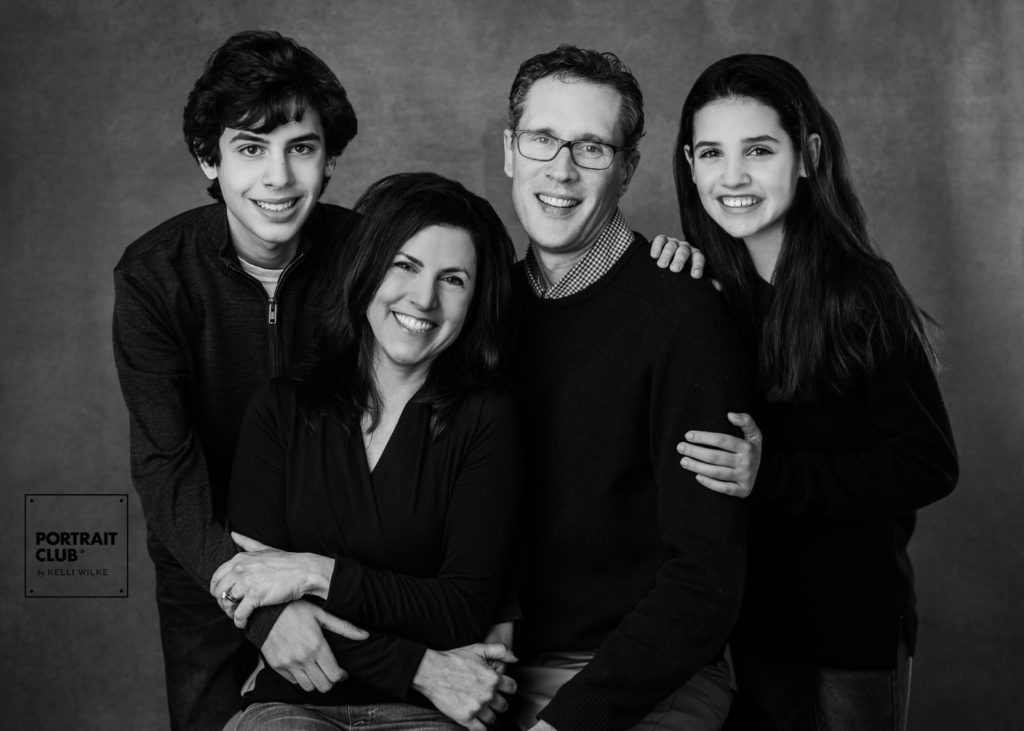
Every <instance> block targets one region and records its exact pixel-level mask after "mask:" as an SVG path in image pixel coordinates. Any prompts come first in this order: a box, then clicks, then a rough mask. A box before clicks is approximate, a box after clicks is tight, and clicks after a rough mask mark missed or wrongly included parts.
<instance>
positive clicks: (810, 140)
mask: <svg viewBox="0 0 1024 731" xmlns="http://www.w3.org/2000/svg"><path fill="white" fill-rule="evenodd" d="M807 152H808V154H810V156H811V164H812V165H814V168H815V169H817V168H818V156H819V155H820V154H821V135H819V134H818V133H817V132H815V133H814V134H809V135H807ZM800 177H801V178H806V177H807V171H806V170H804V158H803V155H801V156H800Z"/></svg>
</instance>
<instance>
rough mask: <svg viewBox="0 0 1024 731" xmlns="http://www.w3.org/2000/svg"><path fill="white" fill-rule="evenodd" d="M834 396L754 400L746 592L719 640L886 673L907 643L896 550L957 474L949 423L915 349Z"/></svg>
mask: <svg viewBox="0 0 1024 731" xmlns="http://www.w3.org/2000/svg"><path fill="white" fill-rule="evenodd" d="M907 350H908V351H909V352H908V353H907V354H906V355H901V354H896V355H892V356H890V357H888V358H886V359H884V360H882V361H881V362H880V363H879V364H878V365H877V367H876V369H875V371H874V372H873V373H871V374H870V375H865V376H863V377H862V378H861V379H860V381H859V382H858V383H857V384H856V386H855V387H854V388H853V389H852V390H850V391H849V392H848V393H847V394H845V395H833V396H829V397H825V398H822V399H821V400H820V401H819V402H817V403H810V404H792V403H772V404H762V405H761V408H760V409H759V411H758V415H757V418H758V423H759V425H760V426H761V427H762V430H763V432H764V434H765V451H764V455H763V458H762V462H761V468H760V472H759V474H758V477H757V483H756V485H755V487H754V490H753V492H752V493H751V496H750V501H751V517H750V521H751V533H750V557H749V566H748V577H747V589H746V595H745V598H744V603H743V608H742V610H741V615H740V621H739V624H738V626H737V630H736V634H735V637H734V640H733V644H734V645H735V646H739V647H741V648H742V647H750V648H754V649H758V650H760V651H761V652H765V653H769V654H770V656H772V657H775V658H777V659H779V660H783V659H790V660H803V661H811V662H818V663H822V664H830V665H835V666H839V667H847V668H852V669H880V668H889V667H892V666H893V663H894V662H895V657H896V648H897V643H898V641H899V633H900V630H901V628H902V629H903V631H904V633H905V637H906V640H907V643H908V647H909V649H910V651H911V653H913V651H914V648H915V643H916V636H917V612H916V608H915V598H914V585H913V569H912V567H911V563H910V559H909V556H908V554H907V544H908V542H909V540H910V537H911V535H912V534H913V531H914V526H915V522H916V513H915V511H916V510H917V509H918V508H921V507H924V506H925V505H928V504H929V503H932V502H934V501H935V500H938V499H940V498H942V497H944V496H945V495H947V494H949V493H950V492H951V491H952V489H953V487H954V485H955V484H956V480H957V476H958V467H957V455H956V449H955V447H954V445H953V436H952V431H951V429H950V424H949V419H948V417H947V415H946V410H945V407H944V405H943V402H942V395H941V394H940V392H939V387H938V384H937V382H936V379H935V375H934V373H933V371H932V368H931V366H930V364H929V362H928V360H927V359H926V357H925V355H924V353H923V352H922V351H921V350H920V348H919V347H916V348H915V347H912V346H911V347H908V348H907Z"/></svg>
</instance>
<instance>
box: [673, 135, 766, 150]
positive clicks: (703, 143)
mask: <svg viewBox="0 0 1024 731" xmlns="http://www.w3.org/2000/svg"><path fill="white" fill-rule="evenodd" d="M742 142H743V144H744V145H754V144H757V143H758V142H774V143H775V144H777V145H780V144H782V143H781V142H780V141H779V140H777V139H776V138H774V137H772V136H771V135H759V136H757V137H745V138H744V139H743V140H742ZM721 145H722V143H721V142H715V141H714V140H699V141H698V142H695V143H694V144H693V149H695V150H696V149H697V148H698V147H721Z"/></svg>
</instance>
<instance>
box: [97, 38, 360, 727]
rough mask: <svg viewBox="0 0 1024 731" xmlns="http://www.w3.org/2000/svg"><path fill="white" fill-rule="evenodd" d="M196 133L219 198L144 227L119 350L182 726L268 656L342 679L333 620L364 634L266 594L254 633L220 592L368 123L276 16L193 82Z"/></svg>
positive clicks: (172, 698) (120, 308)
mask: <svg viewBox="0 0 1024 731" xmlns="http://www.w3.org/2000/svg"><path fill="white" fill-rule="evenodd" d="M184 133H185V141H186V142H187V144H188V147H189V151H190V152H191V153H192V155H193V157H194V158H195V159H196V161H197V162H198V163H199V167H200V168H201V169H202V171H203V173H204V174H205V175H206V177H207V178H209V179H210V180H211V181H212V183H211V185H210V188H209V192H210V194H211V196H212V197H213V198H215V199H216V201H217V203H215V204H213V205H209V206H206V207H203V208H197V209H194V210H191V211H187V212H186V213H182V214H181V215H179V216H176V217H174V218H172V219H170V220H169V221H166V222H165V223H163V224H161V225H160V226H158V227H156V228H155V229H153V230H152V231H150V232H149V233H147V234H145V235H144V236H142V237H141V238H139V239H138V240H137V241H135V242H134V243H133V244H132V245H131V246H129V247H128V249H127V250H126V251H125V253H124V256H123V257H122V258H121V260H120V262H119V263H118V264H117V267H116V268H115V270H114V285H115V302H114V322H113V343H114V357H115V361H116V363H117V370H118V376H119V378H120V382H121V391H122V393H123V395H124V399H125V403H126V404H127V407H128V413H129V417H130V434H131V469H132V481H133V483H134V485H135V488H136V490H137V491H138V493H139V498H140V500H141V502H142V509H143V512H144V514H145V516H146V523H147V544H148V548H149V553H150V556H151V557H152V559H153V563H154V566H155V569H156V595H157V596H156V599H157V607H158V610H159V616H160V633H161V641H162V645H163V653H164V669H165V673H166V683H167V695H168V704H169V707H170V715H171V726H172V728H174V729H189V730H190V731H194V730H196V729H220V728H221V727H222V726H223V725H224V723H225V721H227V719H229V718H230V717H231V716H232V714H234V713H235V711H236V710H238V708H239V707H240V702H239V691H240V688H241V686H242V684H243V682H244V680H245V678H246V677H247V676H248V675H249V674H250V672H252V670H253V669H254V667H255V665H256V662H257V648H259V649H260V650H261V652H262V654H263V656H264V658H265V660H266V661H267V662H268V663H269V664H270V665H271V666H273V667H275V669H277V670H278V671H279V672H281V673H282V674H283V675H284V676H285V677H287V678H289V679H290V680H293V681H294V682H296V683H298V684H299V685H301V686H302V687H303V688H306V689H312V688H314V687H316V688H319V689H321V690H325V689H326V688H328V687H330V685H331V684H333V683H334V682H336V681H338V680H340V679H341V678H342V677H343V671H342V670H341V669H340V668H339V667H338V665H337V663H336V662H335V660H334V657H333V656H332V655H331V653H330V650H329V648H328V647H327V645H326V643H325V642H324V641H323V630H324V629H327V630H330V631H332V632H337V633H341V634H345V635H346V636H349V637H351V638H353V639H358V638H360V637H361V636H362V635H361V634H360V632H359V631H357V630H356V629H355V628H353V627H352V626H351V625H349V624H348V623H346V622H343V621H341V620H338V619H336V618H334V617H332V616H330V615H328V614H326V613H325V612H323V610H322V609H320V608H319V607H316V606H314V605H312V604H308V603H306V602H293V603H292V604H289V605H288V606H287V607H283V608H282V607H277V608H267V609H263V610H260V612H259V613H258V614H259V615H261V616H254V618H253V620H252V621H250V623H249V628H248V630H247V634H248V641H247V639H246V636H245V635H244V634H242V633H241V632H239V631H238V630H237V629H236V628H235V626H234V625H233V623H232V621H231V620H230V619H229V618H228V617H227V616H226V615H225V614H224V612H223V610H222V609H221V607H220V606H218V604H217V602H216V600H215V599H214V598H213V597H211V596H210V594H209V592H208V586H209V584H210V578H211V576H212V575H213V572H214V571H215V570H216V568H217V567H218V566H220V564H221V563H223V562H224V561H226V560H227V559H229V558H231V557H232V556H233V555H234V554H235V553H236V550H237V549H236V547H235V545H234V543H233V542H232V540H231V537H230V535H229V530H228V527H227V525H226V523H225V520H224V518H223V514H224V507H225V504H226V495H227V487H228V476H229V471H230V468H231V461H232V456H233V452H234V447H235V438H236V436H237V434H238V429H239V425H240V423H241V419H242V415H243V412H244V409H245V407H246V404H247V402H248V400H249V396H250V395H251V394H252V393H253V392H254V390H255V389H256V387H257V386H258V385H259V384H260V383H262V382H263V381H266V380H267V379H269V378H270V377H272V376H275V375H279V374H281V373H282V372H283V371H284V370H285V369H286V368H287V367H288V366H289V365H290V364H292V363H294V362H295V361H296V359H298V358H300V357H301V356H302V355H303V353H304V351H305V350H306V349H307V348H308V346H309V344H310V341H311V337H312V321H313V318H312V317H311V316H310V315H311V304H312V300H313V298H314V297H315V295H316V285H317V280H318V274H319V271H320V270H321V269H322V268H323V267H324V266H325V264H326V262H327V260H328V257H329V254H330V250H331V249H332V247H334V246H337V245H340V244H342V243H343V242H344V239H345V237H346V235H347V233H348V231H349V230H350V228H351V225H352V223H353V217H354V214H353V213H352V212H351V211H349V210H347V209H344V208H339V207H337V206H331V205H325V204H322V203H319V202H318V199H319V197H320V194H321V193H322V192H323V190H324V188H325V186H326V185H327V182H328V180H329V178H330V176H331V173H332V172H333V170H334V165H335V161H336V158H337V157H338V156H339V155H340V154H341V153H342V151H343V150H344V149H345V146H346V145H347V144H348V142H349V140H351V139H352V138H353V137H354V136H355V134H356V117H355V113H354V111H353V110H352V107H351V105H350V104H349V101H348V98H347V95H346V93H345V89H344V88H343V87H342V85H341V84H340V83H339V82H338V79H337V78H336V77H335V75H334V74H333V73H332V72H331V70H330V69H329V68H328V67H327V66H326V65H325V64H324V63H323V61H321V60H320V59H319V58H317V57H316V56H315V55H314V54H313V53H312V52H310V51H309V50H308V49H306V48H303V47H301V46H299V45H298V44H296V43H295V42H294V41H292V40H291V39H288V38H284V37H282V36H281V35H280V34H278V33H272V32H245V33H239V34H237V35H235V36H232V37H231V38H229V39H228V40H227V42H225V43H224V45H222V46H221V47H220V48H219V49H217V51H215V52H214V54H213V55H212V56H211V57H210V59H209V61H208V62H207V64H206V68H205V70H204V72H203V74H202V76H200V77H199V79H198V81H196V83H195V86H194V87H193V89H192V92H191V93H190V94H189V97H188V103H187V105H186V107H185V115H184Z"/></svg>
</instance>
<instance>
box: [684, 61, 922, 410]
mask: <svg viewBox="0 0 1024 731" xmlns="http://www.w3.org/2000/svg"><path fill="white" fill-rule="evenodd" d="M728 98H744V99H753V100H756V101H758V102H761V103H762V104H765V105H767V106H769V107H771V108H772V109H774V110H775V112H776V113H777V114H778V115H779V120H780V122H781V124H782V128H783V129H784V130H785V131H786V133H787V134H788V135H789V137H790V139H791V140H792V142H793V145H794V147H795V149H796V151H797V154H799V155H800V159H801V160H802V162H803V168H804V170H805V171H806V173H807V177H806V178H804V177H801V178H799V180H798V183H797V189H796V194H795V196H794V199H793V203H792V205H791V207H790V209H789V210H788V211H787V212H786V214H785V217H784V219H783V243H782V250H781V252H780V253H779V259H778V262H777V263H776V265H775V272H774V275H773V278H772V284H773V285H774V292H773V296H772V297H771V301H770V304H768V306H767V309H766V311H763V303H762V302H760V301H759V296H758V292H759V290H760V289H761V285H760V279H759V276H758V274H757V271H756V269H755V268H754V264H753V261H752V259H751V257H750V254H749V253H748V251H747V248H746V246H745V245H744V244H743V242H742V241H741V240H739V239H735V238H733V237H732V236H730V235H729V234H728V233H726V232H725V231H724V230H723V229H722V228H721V227H720V226H719V225H718V224H716V223H715V221H714V220H713V219H712V218H711V216H710V215H709V214H708V213H707V211H705V210H704V206H703V205H702V203H701V200H700V195H699V193H698V191H697V187H696V184H695V183H694V181H693V178H692V176H691V170H690V166H689V163H688V162H687V159H686V156H685V147H686V146H687V145H689V146H691V147H692V145H693V134H694V129H693V125H694V116H695V115H696V114H697V112H698V111H699V110H700V109H702V108H703V107H704V106H705V105H707V104H709V103H710V102H713V101H715V100H717V99H728ZM812 134H817V135H819V136H820V138H821V145H820V150H819V154H818V159H817V161H815V160H814V159H812V153H811V150H810V148H809V146H808V144H807V141H808V137H809V136H810V135H812ZM675 180H676V193H677V195H678V197H679V214H680V217H681V219H682V224H683V232H684V234H685V236H686V238H687V240H689V241H691V242H693V243H694V244H695V245H696V246H698V247H700V248H701V249H702V250H703V251H704V253H705V255H706V256H707V259H708V268H709V270H710V274H711V276H714V277H715V278H716V279H717V280H718V281H719V282H720V283H721V284H722V289H723V293H724V295H725V297H726V300H727V301H728V303H729V304H730V306H731V307H732V308H733V310H734V311H735V312H736V313H737V314H738V315H739V316H740V319H741V321H743V322H744V323H745V325H746V326H747V327H748V328H749V329H750V334H751V335H752V336H753V338H754V340H755V342H757V344H758V348H757V350H758V361H759V363H758V365H759V367H758V373H759V380H760V387H761V389H762V392H763V393H764V394H765V395H766V397H767V398H768V399H769V400H772V401H811V400H815V399H817V398H819V397H821V396H823V395H825V394H828V393H843V392H846V391H848V390H849V388H850V387H851V386H853V384H854V382H855V380H856V379H857V378H858V377H860V376H861V375H863V374H865V373H870V372H871V371H872V370H874V368H875V367H876V365H877V363H878V361H879V360H881V359H883V358H886V357H888V356H890V355H893V354H896V353H897V352H901V351H904V350H917V349H918V348H920V349H921V350H923V352H924V353H925V354H927V356H928V358H929V359H930V360H931V362H932V364H933V366H934V364H935V355H934V350H933V348H932V344H931V341H930V339H929V336H928V333H927V331H926V327H925V320H928V319H929V318H928V316H927V315H926V314H925V313H924V312H922V311H921V310H920V309H918V308H917V307H916V306H915V305H914V303H913V301H912V300H911V298H910V295H909V294H908V293H907V291H906V289H904V287H903V285H902V284H901V283H900V281H899V279H898V277H897V276H896V272H895V270H894V269H893V268H892V265H891V264H889V262H887V261H886V260H885V259H883V258H882V257H881V255H880V254H879V253H878V252H877V251H876V250H875V248H874V246H873V244H872V243H871V240H870V238H869V236H868V232H867V225H866V222H865V216H864V209H863V208H862V207H861V204H860V201H859V200H858V198H857V194H856V193H855V192H854V189H853V184H852V182H851V181H850V173H849V169H848V167H847V163H846V153H845V151H844V149H843V142H842V139H841V138H840V136H839V129H838V128H837V127H836V124H835V122H834V121H833V119H832V117H831V115H830V114H829V113H828V112H827V111H826V110H825V108H824V107H823V106H822V104H821V102H820V101H819V100H818V98H817V96H816V95H815V94H814V91H813V90H812V89H811V87H810V84H808V83H807V80H806V79H805V78H804V76H803V74H801V73H800V72H799V71H798V70H797V69H796V68H795V67H794V66H793V65H792V64H790V63H788V62H787V61H784V60H782V59H780V58H776V57H774V56H765V55H759V54H742V55H738V56H730V57H729V58H724V59H722V60H721V61H718V62H716V63H714V64H712V65H711V66H709V67H708V68H707V69H706V70H705V71H704V73H702V74H701V75H700V77H699V78H698V79H697V81H696V82H695V83H694V85H693V88H692V89H691V90H690V93H689V94H688V95H687V97H686V101H685V102H684V103H683V111H682V118H681V120H680V123H679V136H678V138H677V139H676V150H675Z"/></svg>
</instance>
